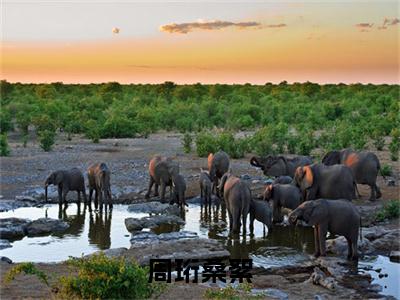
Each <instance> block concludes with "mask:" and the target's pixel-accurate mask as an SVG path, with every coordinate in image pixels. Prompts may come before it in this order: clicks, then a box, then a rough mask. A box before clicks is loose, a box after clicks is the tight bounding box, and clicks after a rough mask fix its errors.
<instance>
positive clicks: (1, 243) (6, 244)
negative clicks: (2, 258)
mask: <svg viewBox="0 0 400 300" xmlns="http://www.w3.org/2000/svg"><path fill="white" fill-rule="evenodd" d="M11 247H12V246H11V244H10V242H9V241H8V240H3V239H0V250H2V249H6V248H11Z"/></svg>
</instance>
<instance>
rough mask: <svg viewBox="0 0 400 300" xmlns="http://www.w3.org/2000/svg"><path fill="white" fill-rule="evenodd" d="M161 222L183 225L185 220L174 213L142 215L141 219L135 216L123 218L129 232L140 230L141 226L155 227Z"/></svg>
mask: <svg viewBox="0 0 400 300" xmlns="http://www.w3.org/2000/svg"><path fill="white" fill-rule="evenodd" d="M162 224H170V225H173V224H177V225H183V224H185V221H184V220H183V219H182V218H180V217H178V216H175V215H156V216H151V217H144V218H141V219H137V218H126V219H125V226H126V228H127V229H128V231H129V232H135V231H140V230H142V229H143V228H150V229H151V228H155V227H157V226H160V225H162Z"/></svg>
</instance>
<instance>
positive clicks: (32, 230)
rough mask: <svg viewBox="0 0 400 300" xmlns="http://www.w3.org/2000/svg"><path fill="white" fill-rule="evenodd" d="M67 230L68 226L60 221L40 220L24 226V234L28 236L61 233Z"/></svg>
mask: <svg viewBox="0 0 400 300" xmlns="http://www.w3.org/2000/svg"><path fill="white" fill-rule="evenodd" d="M68 228H69V224H68V223H67V222H64V221H62V220H58V219H50V218H40V219H37V220H35V221H32V222H30V223H29V224H28V225H27V226H26V234H27V235H28V236H33V235H42V234H49V233H53V232H63V231H65V230H66V229H68Z"/></svg>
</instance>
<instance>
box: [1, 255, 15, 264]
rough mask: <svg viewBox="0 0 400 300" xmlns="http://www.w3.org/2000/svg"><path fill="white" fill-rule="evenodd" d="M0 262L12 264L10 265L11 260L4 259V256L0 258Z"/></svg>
mask: <svg viewBox="0 0 400 300" xmlns="http://www.w3.org/2000/svg"><path fill="white" fill-rule="evenodd" d="M0 261H2V262H5V263H8V264H12V263H13V262H12V260H11V259H9V258H8V257H6V256H0Z"/></svg>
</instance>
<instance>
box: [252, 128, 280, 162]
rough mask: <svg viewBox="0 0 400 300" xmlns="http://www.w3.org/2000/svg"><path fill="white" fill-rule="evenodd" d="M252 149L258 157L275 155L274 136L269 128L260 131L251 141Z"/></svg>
mask: <svg viewBox="0 0 400 300" xmlns="http://www.w3.org/2000/svg"><path fill="white" fill-rule="evenodd" d="M251 148H252V149H253V150H254V152H255V153H256V154H257V155H260V156H265V155H268V154H275V149H274V147H273V140H272V136H271V134H270V132H269V129H268V128H267V127H263V128H261V129H259V130H258V131H257V132H256V133H255V134H254V135H253V137H252V139H251Z"/></svg>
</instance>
